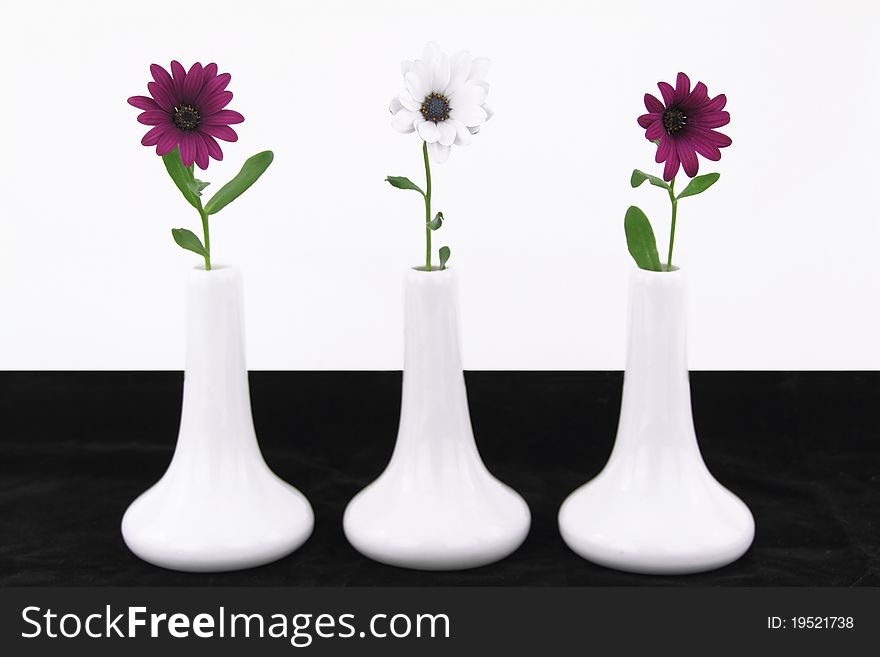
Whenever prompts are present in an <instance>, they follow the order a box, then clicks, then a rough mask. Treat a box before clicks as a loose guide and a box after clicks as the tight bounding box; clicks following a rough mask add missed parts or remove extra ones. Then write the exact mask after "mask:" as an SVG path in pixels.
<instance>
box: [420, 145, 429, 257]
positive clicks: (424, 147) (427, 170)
mask: <svg viewBox="0 0 880 657" xmlns="http://www.w3.org/2000/svg"><path fill="white" fill-rule="evenodd" d="M422 155H423V156H424V158H425V178H426V179H427V184H426V185H425V243H426V244H425V271H431V163H430V162H429V161H428V142H422Z"/></svg>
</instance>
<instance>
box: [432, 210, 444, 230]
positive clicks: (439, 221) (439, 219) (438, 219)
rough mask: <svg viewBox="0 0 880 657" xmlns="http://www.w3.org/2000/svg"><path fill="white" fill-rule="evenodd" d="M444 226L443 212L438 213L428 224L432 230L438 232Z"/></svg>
mask: <svg viewBox="0 0 880 657" xmlns="http://www.w3.org/2000/svg"><path fill="white" fill-rule="evenodd" d="M442 225H443V213H442V212H438V213H437V214H435V215H434V218H433V219H432V220H431V222H430V223H429V224H428V226H429V227H430V228H431V230H437V229H438V228H440V226H442Z"/></svg>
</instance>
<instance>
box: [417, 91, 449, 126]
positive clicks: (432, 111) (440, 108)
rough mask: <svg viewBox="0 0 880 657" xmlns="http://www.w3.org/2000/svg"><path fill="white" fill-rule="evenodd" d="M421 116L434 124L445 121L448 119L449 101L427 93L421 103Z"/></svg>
mask: <svg viewBox="0 0 880 657" xmlns="http://www.w3.org/2000/svg"><path fill="white" fill-rule="evenodd" d="M422 116H424V117H425V119H427V120H428V121H433V122H434V123H439V122H440V121H445V120H446V119H448V118H449V99H448V98H447V97H446V96H444V95H443V94H438V93H436V92H431V93H429V94H428V95H427V96H425V100H424V102H423V103H422Z"/></svg>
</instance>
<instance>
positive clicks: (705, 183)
mask: <svg viewBox="0 0 880 657" xmlns="http://www.w3.org/2000/svg"><path fill="white" fill-rule="evenodd" d="M720 177H721V174H720V173H707V174H706V175H703V176H697V177H696V178H692V179H691V181H690V182H689V183H688V186H687V187H685V188H684V190H683V191H682V192H681V194H679V195H678V198H684V197H685V196H694V195H695V194H700V193H701V192H705V191H706V190H707V189H709V188H710V187H711V186H712V185H714V184H715V183H716V182H718V179H719V178H720Z"/></svg>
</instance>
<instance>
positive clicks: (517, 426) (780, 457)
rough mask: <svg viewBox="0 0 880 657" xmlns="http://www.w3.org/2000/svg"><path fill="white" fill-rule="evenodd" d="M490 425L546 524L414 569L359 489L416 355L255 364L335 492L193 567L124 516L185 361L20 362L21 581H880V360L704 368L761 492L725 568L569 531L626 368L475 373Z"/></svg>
mask: <svg viewBox="0 0 880 657" xmlns="http://www.w3.org/2000/svg"><path fill="white" fill-rule="evenodd" d="M466 377H467V384H468V391H469V398H470V408H471V416H472V419H473V424H474V430H475V433H476V436H477V442H478V445H479V448H480V451H481V453H482V455H483V459H484V461H485V462H486V464H487V465H488V467H489V469H490V470H491V471H492V472H493V473H494V474H495V475H496V476H497V477H499V478H500V479H501V480H503V481H505V482H506V483H508V484H509V485H511V486H513V487H514V488H515V489H516V490H518V491H519V492H520V493H521V494H522V495H523V496H524V497H525V499H526V501H527V502H528V504H529V506H530V507H531V510H532V516H533V521H532V529H531V532H530V534H529V536H528V538H527V539H526V541H525V543H524V544H523V546H522V547H521V548H520V549H519V550H518V551H517V552H515V553H514V554H513V555H511V556H510V557H508V558H507V559H505V560H503V561H501V562H499V563H496V564H493V565H490V566H486V567H483V568H478V569H474V570H467V571H459V572H446V573H443V572H440V573H437V572H419V571H410V570H404V569H399V568H394V567H390V566H384V565H381V564H377V563H375V562H372V561H370V560H368V559H366V558H364V557H362V556H360V555H359V554H358V553H357V552H356V551H355V550H354V549H353V548H352V547H351V546H349V545H348V543H347V542H346V540H345V537H344V536H343V533H342V513H343V509H344V508H345V504H346V503H347V501H348V500H349V499H350V498H351V497H352V496H353V495H354V494H355V493H356V492H357V491H358V490H360V489H361V488H362V487H363V486H364V485H366V484H367V483H369V482H370V481H371V480H372V479H373V478H375V477H376V476H377V475H378V474H379V473H380V472H381V470H382V468H383V467H384V465H385V463H386V462H387V460H388V458H389V456H390V454H391V450H392V446H393V444H394V438H395V433H396V429H397V421H398V417H399V410H400V385H401V375H400V373H399V372H357V373H352V372H254V373H251V395H252V403H253V411H254V420H255V424H256V427H257V433H258V435H259V437H260V441H261V445H262V448H263V452H264V455H265V457H266V460H267V461H268V463H269V464H270V466H271V467H272V468H273V469H274V470H275V472H277V473H278V474H279V475H280V476H281V477H282V478H284V479H286V480H287V481H289V482H291V483H293V484H294V485H295V486H297V487H298V488H299V489H300V490H302V491H303V492H304V493H305V494H306V495H307V497H308V498H309V500H310V501H311V502H312V505H313V507H314V509H315V514H316V526H315V532H314V534H313V535H312V537H311V538H310V539H309V541H308V542H307V543H306V544H305V545H304V546H303V547H302V548H301V549H300V550H298V551H297V552H295V553H294V554H292V555H291V556H289V557H287V558H285V559H282V560H281V561H278V562H276V563H274V564H270V565H267V566H263V567H260V568H255V569H252V570H247V571H241V572H235V573H223V574H186V573H175V572H171V571H166V570H162V569H160V568H156V567H153V566H150V565H149V564H146V563H144V562H142V561H140V560H139V559H137V558H136V557H134V556H133V555H132V554H131V553H130V552H129V551H128V550H127V549H126V547H125V545H124V544H123V542H122V538H121V536H120V532H119V523H120V519H121V517H122V514H123V512H124V511H125V508H126V506H127V505H128V503H129V502H131V501H132V500H133V499H134V498H135V497H136V496H137V495H138V494H140V493H141V492H143V491H144V490H145V489H146V488H147V487H148V486H150V485H152V484H153V483H154V482H155V481H156V480H157V479H158V478H159V476H160V475H161V474H162V472H163V471H164V470H165V468H166V466H167V465H168V462H169V460H170V457H171V453H172V449H173V446H174V442H175V439H176V434H177V426H178V420H179V414H180V403H181V390H182V384H183V375H182V374H181V373H179V372H4V373H0V427H2V430H0V446H2V454H0V584H2V585H7V586H10V585H193V586H195V585H205V584H212V585H213V584H216V585H221V584H222V585H266V586H272V585H286V586H290V585H308V586H324V585H343V586H372V585H441V586H442V585H501V586H526V585H577V586H591V585H623V586H627V585H645V584H649V585H697V586H703V585H745V586H786V585H795V586H800V585H814V586H853V585H873V586H877V585H880V557H878V553H880V525H878V516H880V480H878V475H880V441H878V438H880V420H878V417H877V407H878V401H880V373H877V372H858V373H852V372H850V373H848V372H812V373H807V372H800V373H785V372H695V373H692V374H691V384H692V393H693V405H694V416H695V423H696V427H697V434H698V435H699V437H700V444H701V448H702V451H703V455H704V458H705V460H706V462H707V464H708V465H709V468H710V469H711V470H712V472H713V473H714V474H715V476H716V477H717V478H718V479H719V480H720V481H721V482H722V483H724V484H725V485H726V486H727V487H728V488H730V489H731V490H733V491H734V492H735V493H736V494H737V495H739V496H740V497H741V498H742V499H743V500H744V501H745V502H746V503H747V504H748V505H749V506H750V508H751V509H752V512H753V513H754V515H755V520H756V524H757V532H756V538H755V543H754V545H753V546H752V549H751V550H750V551H749V552H748V553H747V554H746V555H745V556H744V557H743V558H742V559H740V560H739V561H738V562H736V563H734V564H732V565H730V566H728V567H726V568H723V569H720V570H717V571H714V572H710V573H704V574H699V575H688V576H678V577H652V576H642V575H633V574H627V573H620V572H616V571H613V570H609V569H606V568H602V567H600V566H596V565H593V564H590V563H588V562H586V561H584V560H582V559H580V558H579V557H577V556H576V555H575V554H574V553H572V552H571V551H570V550H568V548H567V547H566V546H565V544H564V543H563V542H562V539H561V538H560V536H559V533H558V531H557V526H556V513H557V511H558V508H559V505H560V503H561V502H562V500H563V499H564V498H565V496H566V495H567V494H568V493H569V492H571V491H572V490H573V489H574V488H576V487H577V486H578V485H580V484H581V483H583V482H585V481H587V480H588V479H589V478H591V477H592V476H594V475H595V474H597V473H598V472H599V470H600V469H601V468H602V465H603V464H604V462H605V460H606V459H607V457H608V454H609V453H610V450H611V446H612V442H613V439H614V433H615V429H616V424H617V417H618V412H619V406H620V393H621V384H622V375H621V373H619V372H615V373H602V372H469V373H467V375H466Z"/></svg>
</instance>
